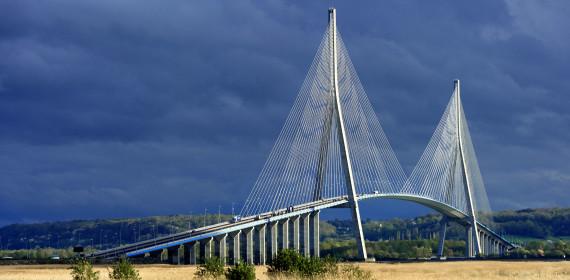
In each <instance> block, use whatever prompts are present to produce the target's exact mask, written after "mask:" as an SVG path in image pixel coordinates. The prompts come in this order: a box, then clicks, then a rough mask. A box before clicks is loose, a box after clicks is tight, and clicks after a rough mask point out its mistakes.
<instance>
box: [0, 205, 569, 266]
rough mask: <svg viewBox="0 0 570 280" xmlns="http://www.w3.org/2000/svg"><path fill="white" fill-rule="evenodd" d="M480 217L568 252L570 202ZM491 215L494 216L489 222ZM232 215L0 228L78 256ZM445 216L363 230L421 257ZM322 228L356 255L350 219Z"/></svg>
mask: <svg viewBox="0 0 570 280" xmlns="http://www.w3.org/2000/svg"><path fill="white" fill-rule="evenodd" d="M481 218H482V219H484V220H485V221H487V222H485V223H486V224H488V225H489V226H491V228H492V229H493V230H494V231H495V232H497V233H499V234H501V235H504V236H506V237H507V238H508V239H509V240H511V241H513V242H515V243H517V244H519V245H521V246H522V247H523V248H521V249H519V250H518V251H517V253H516V254H515V255H516V256H527V257H534V256H537V257H538V256H545V257H546V256H556V255H560V252H564V254H566V255H568V252H567V251H565V250H560V249H558V248H556V246H554V244H555V243H556V242H558V241H561V242H564V244H567V243H568V242H570V208H550V209H524V210H518V211H511V210H509V211H500V212H496V213H494V214H493V216H492V217H489V216H486V217H481ZM491 218H492V220H493V221H494V222H492V223H489V222H488V221H489V220H491ZM229 219H230V216H229V215H221V216H220V217H218V215H216V214H214V215H205V216H204V215H199V216H188V215H174V216H164V217H158V216H156V217H147V218H140V219H111V220H92V221H69V222H53V223H41V224H23V225H9V226H5V227H2V228H0V258H3V257H12V258H14V259H32V260H46V261H48V260H49V259H50V258H52V257H55V256H57V257H60V258H61V259H66V258H70V257H72V256H74V254H73V253H72V251H71V247H72V246H75V245H82V246H85V247H86V252H90V251H93V250H99V249H105V248H109V247H114V246H118V245H119V244H127V243H132V242H136V241H140V240H146V239H150V238H153V237H155V236H157V237H158V236H163V235H167V234H170V233H176V232H181V231H184V230H188V229H189V228H197V227H200V226H203V225H204V224H206V225H209V224H213V223H217V222H218V221H227V220H229ZM440 219H441V216H440V215H437V214H430V215H424V216H420V217H416V218H412V219H399V218H396V219H390V220H382V221H379V220H366V221H364V223H363V230H364V236H365V239H366V240H367V246H368V248H369V253H370V255H371V256H374V257H376V258H377V259H410V258H412V259H421V258H426V257H428V256H429V255H434V254H435V252H436V251H437V240H438V239H439V221H440ZM320 232H321V249H322V254H323V255H327V254H328V255H331V256H335V257H337V258H344V259H351V258H354V257H356V246H355V245H354V241H353V240H354V239H353V236H354V235H353V232H352V223H351V221H348V220H329V221H321V228H320ZM464 238H465V229H464V227H463V226H461V225H458V224H455V223H451V224H450V226H449V227H448V231H447V241H446V244H445V251H446V255H447V256H463V255H464V253H463V252H464V247H465V246H464V245H465V242H464ZM536 242H539V243H541V244H542V245H540V246H539V247H541V248H542V249H540V250H539V249H533V248H534V247H536ZM559 247H560V246H559ZM541 250H542V251H541Z"/></svg>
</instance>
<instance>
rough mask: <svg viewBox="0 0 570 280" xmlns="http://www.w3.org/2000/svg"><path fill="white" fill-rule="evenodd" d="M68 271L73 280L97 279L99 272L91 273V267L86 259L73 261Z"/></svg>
mask: <svg viewBox="0 0 570 280" xmlns="http://www.w3.org/2000/svg"><path fill="white" fill-rule="evenodd" d="M69 269H70V270H71V278H72V279H73V280H98V279H99V272H98V271H93V265H92V264H91V263H90V262H89V261H88V260H86V259H77V260H75V261H74V262H73V264H72V265H71V267H70V268H69Z"/></svg>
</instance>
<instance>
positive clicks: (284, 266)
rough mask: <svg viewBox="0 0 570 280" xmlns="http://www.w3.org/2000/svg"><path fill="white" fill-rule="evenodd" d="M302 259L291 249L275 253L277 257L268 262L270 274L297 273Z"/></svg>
mask: <svg viewBox="0 0 570 280" xmlns="http://www.w3.org/2000/svg"><path fill="white" fill-rule="evenodd" d="M303 258H304V257H303V256H302V255H301V254H299V252H297V251H295V250H293V249H285V250H281V251H279V252H277V255H276V256H275V257H274V258H273V259H271V261H270V262H269V268H268V269H267V271H268V272H270V273H284V272H285V273H294V272H297V271H299V267H300V266H301V262H302V259H303Z"/></svg>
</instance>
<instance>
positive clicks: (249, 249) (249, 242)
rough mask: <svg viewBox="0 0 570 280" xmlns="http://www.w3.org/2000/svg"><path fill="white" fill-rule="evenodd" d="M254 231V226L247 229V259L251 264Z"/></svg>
mask: <svg viewBox="0 0 570 280" xmlns="http://www.w3.org/2000/svg"><path fill="white" fill-rule="evenodd" d="M253 233H254V228H250V229H247V230H246V231H245V259H246V262H247V263H249V264H253V258H254V257H253Z"/></svg>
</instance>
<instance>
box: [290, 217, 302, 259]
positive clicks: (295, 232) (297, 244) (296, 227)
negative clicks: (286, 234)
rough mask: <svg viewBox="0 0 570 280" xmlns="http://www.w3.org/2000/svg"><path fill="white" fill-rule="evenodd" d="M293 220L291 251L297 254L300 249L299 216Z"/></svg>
mask: <svg viewBox="0 0 570 280" xmlns="http://www.w3.org/2000/svg"><path fill="white" fill-rule="evenodd" d="M292 219H293V249H294V250H296V251H297V252H299V250H300V249H301V246H300V244H301V243H300V242H299V241H300V240H299V216H295V217H294V218H292Z"/></svg>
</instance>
